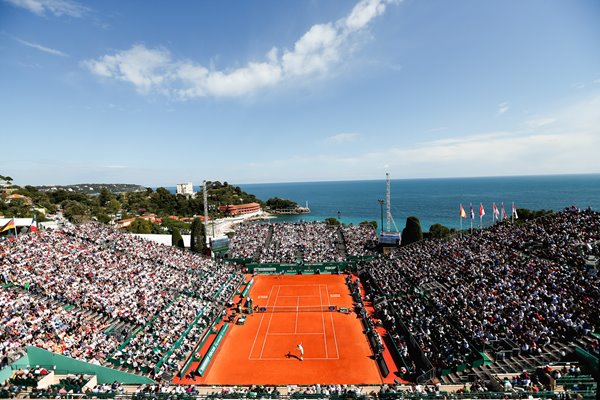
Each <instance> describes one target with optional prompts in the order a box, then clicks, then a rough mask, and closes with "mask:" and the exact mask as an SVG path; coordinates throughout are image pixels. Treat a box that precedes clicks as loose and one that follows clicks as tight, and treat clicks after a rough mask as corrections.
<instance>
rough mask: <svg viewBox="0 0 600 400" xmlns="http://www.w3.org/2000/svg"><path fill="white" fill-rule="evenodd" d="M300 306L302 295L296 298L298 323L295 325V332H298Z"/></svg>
mask: <svg viewBox="0 0 600 400" xmlns="http://www.w3.org/2000/svg"><path fill="white" fill-rule="evenodd" d="M298 307H300V296H298V298H297V299H296V325H294V333H297V332H298V314H300V313H299V312H298Z"/></svg>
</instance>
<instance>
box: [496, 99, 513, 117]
mask: <svg viewBox="0 0 600 400" xmlns="http://www.w3.org/2000/svg"><path fill="white" fill-rule="evenodd" d="M509 108H510V107H509V104H508V102H507V101H505V102H503V103H500V104H498V115H502V114H504V113H505V112H507V111H508V110H509Z"/></svg>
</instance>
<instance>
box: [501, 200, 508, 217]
mask: <svg viewBox="0 0 600 400" xmlns="http://www.w3.org/2000/svg"><path fill="white" fill-rule="evenodd" d="M507 218H508V217H507V216H506V211H504V202H502V219H507Z"/></svg>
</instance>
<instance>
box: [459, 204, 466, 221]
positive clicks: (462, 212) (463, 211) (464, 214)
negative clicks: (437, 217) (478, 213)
mask: <svg viewBox="0 0 600 400" xmlns="http://www.w3.org/2000/svg"><path fill="white" fill-rule="evenodd" d="M460 217H461V218H467V213H466V212H465V209H464V208H463V206H462V204H461V205H460Z"/></svg>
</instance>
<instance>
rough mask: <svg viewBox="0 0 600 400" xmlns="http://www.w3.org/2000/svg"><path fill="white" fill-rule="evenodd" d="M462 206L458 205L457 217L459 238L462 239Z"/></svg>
mask: <svg viewBox="0 0 600 400" xmlns="http://www.w3.org/2000/svg"><path fill="white" fill-rule="evenodd" d="M462 209H463V208H462V204H461V205H460V212H459V215H458V222H459V223H460V236H461V237H462V220H463V216H462Z"/></svg>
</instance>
